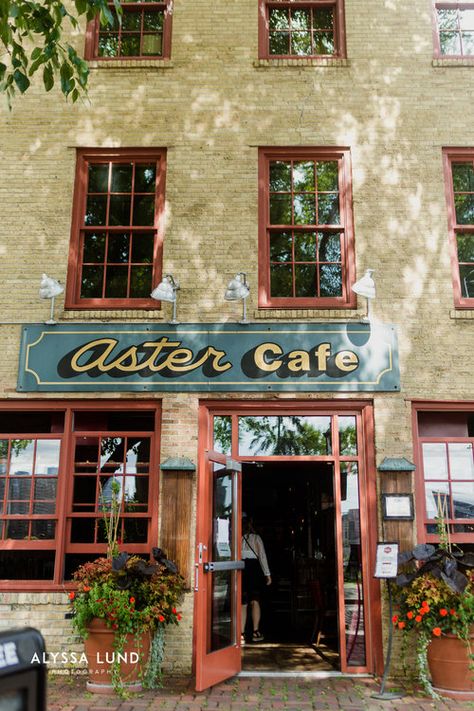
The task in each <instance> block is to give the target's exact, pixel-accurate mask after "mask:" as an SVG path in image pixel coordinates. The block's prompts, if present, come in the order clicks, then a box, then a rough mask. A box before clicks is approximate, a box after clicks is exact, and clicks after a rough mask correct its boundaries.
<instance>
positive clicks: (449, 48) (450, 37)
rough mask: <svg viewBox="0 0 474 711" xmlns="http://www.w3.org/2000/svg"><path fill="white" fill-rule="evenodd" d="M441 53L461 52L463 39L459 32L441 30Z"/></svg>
mask: <svg viewBox="0 0 474 711" xmlns="http://www.w3.org/2000/svg"><path fill="white" fill-rule="evenodd" d="M439 44H440V47H441V54H461V39H460V37H459V33H458V32H440V33H439Z"/></svg>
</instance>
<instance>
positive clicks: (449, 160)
mask: <svg viewBox="0 0 474 711" xmlns="http://www.w3.org/2000/svg"><path fill="white" fill-rule="evenodd" d="M456 163H457V164H459V163H468V164H470V165H472V166H473V167H474V148H444V149H443V169H444V182H445V191H446V203H447V210H448V231H449V244H450V255H451V271H452V279H453V295H454V304H455V307H456V308H458V309H472V308H473V307H474V296H472V297H469V296H465V295H463V289H462V284H461V278H463V279H465V278H466V277H461V274H460V267H461V266H463V267H464V266H465V267H466V268H467V269H468V270H469V272H468V273H470V271H473V279H474V262H464V261H463V262H461V261H459V258H458V236H459V235H460V234H466V235H469V234H472V235H474V219H473V221H472V223H467V224H465V223H458V222H457V218H456V209H455V191H454V183H453V173H452V166H453V164H456ZM458 192H461V191H458ZM456 194H457V193H456ZM472 199H473V200H474V191H473V193H472Z"/></svg>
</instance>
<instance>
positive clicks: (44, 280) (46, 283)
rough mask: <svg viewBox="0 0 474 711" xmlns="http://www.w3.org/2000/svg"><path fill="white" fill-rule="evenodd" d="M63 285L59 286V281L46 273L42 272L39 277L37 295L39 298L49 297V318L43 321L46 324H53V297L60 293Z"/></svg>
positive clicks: (54, 322)
mask: <svg viewBox="0 0 474 711" xmlns="http://www.w3.org/2000/svg"><path fill="white" fill-rule="evenodd" d="M63 291H64V287H62V286H61V284H60V283H59V281H56V279H52V278H51V277H49V276H48V275H47V274H43V276H42V277H41V283H40V289H39V295H40V298H41V299H51V313H50V316H49V319H48V320H47V321H45V323H46V324H47V325H48V326H54V325H55V324H56V321H55V320H54V299H55V298H56V296H59V294H62V293H63Z"/></svg>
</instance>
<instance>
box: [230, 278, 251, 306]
mask: <svg viewBox="0 0 474 711" xmlns="http://www.w3.org/2000/svg"><path fill="white" fill-rule="evenodd" d="M249 294H250V289H249V287H248V284H247V275H246V274H244V272H240V273H239V274H236V275H235V277H234V278H233V279H231V280H230V282H229V283H228V284H227V289H226V292H225V294H224V299H225V300H226V301H240V299H246V298H247V296H248V295H249Z"/></svg>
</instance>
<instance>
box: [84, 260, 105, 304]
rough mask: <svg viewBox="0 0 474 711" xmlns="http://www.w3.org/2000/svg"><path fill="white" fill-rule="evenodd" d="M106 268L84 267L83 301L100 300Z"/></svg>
mask: <svg viewBox="0 0 474 711" xmlns="http://www.w3.org/2000/svg"><path fill="white" fill-rule="evenodd" d="M103 279H104V267H82V280H81V299H100V298H101V297H102V283H103Z"/></svg>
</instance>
